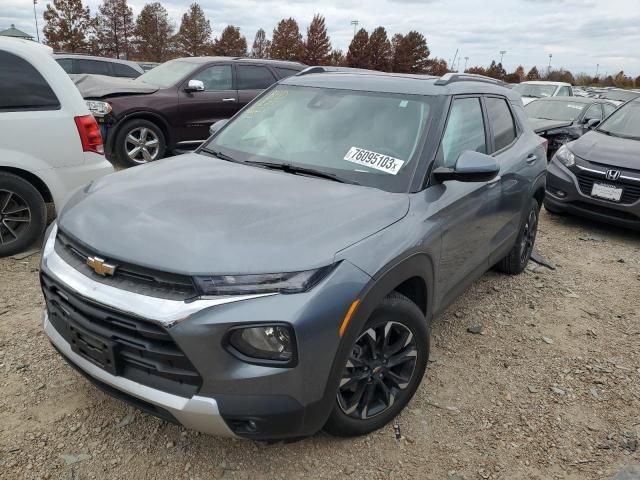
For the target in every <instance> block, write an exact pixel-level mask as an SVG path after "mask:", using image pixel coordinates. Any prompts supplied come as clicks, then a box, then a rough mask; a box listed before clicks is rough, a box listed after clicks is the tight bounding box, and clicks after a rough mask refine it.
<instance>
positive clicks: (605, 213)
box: [545, 160, 640, 230]
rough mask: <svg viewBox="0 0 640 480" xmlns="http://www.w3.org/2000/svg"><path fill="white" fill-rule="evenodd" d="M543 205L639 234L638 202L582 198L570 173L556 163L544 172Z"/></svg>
mask: <svg viewBox="0 0 640 480" xmlns="http://www.w3.org/2000/svg"><path fill="white" fill-rule="evenodd" d="M605 183H606V181H605ZM545 204H546V205H548V206H549V207H551V208H552V209H553V210H557V211H560V212H566V213H571V214H575V215H579V216H581V217H585V218H590V219H592V220H597V221H601V222H604V223H609V224H613V225H618V226H621V227H625V228H629V229H633V230H640V201H637V202H635V203H632V204H622V203H617V202H612V201H607V200H601V199H598V198H594V197H591V196H590V195H585V194H584V193H583V192H582V191H581V190H580V187H579V185H578V180H577V178H576V177H575V175H574V174H573V172H571V171H570V170H569V169H567V168H566V167H564V166H563V165H560V164H559V163H558V162H557V160H552V161H551V163H549V166H548V169H547V187H546V197H545Z"/></svg>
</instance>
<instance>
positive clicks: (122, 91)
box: [69, 74, 158, 98]
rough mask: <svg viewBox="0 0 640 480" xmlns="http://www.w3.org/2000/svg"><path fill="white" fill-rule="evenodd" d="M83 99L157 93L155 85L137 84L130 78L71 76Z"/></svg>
mask: <svg viewBox="0 0 640 480" xmlns="http://www.w3.org/2000/svg"><path fill="white" fill-rule="evenodd" d="M69 76H70V77H71V80H73V83H75V84H76V87H77V88H78V90H80V94H81V95H82V97H83V98H104V97H112V96H115V95H136V94H137V95H140V94H149V93H153V92H157V91H158V87H157V86H155V85H149V84H148V83H143V82H137V81H135V80H134V79H132V78H118V77H107V76H106V75H91V74H72V75H69Z"/></svg>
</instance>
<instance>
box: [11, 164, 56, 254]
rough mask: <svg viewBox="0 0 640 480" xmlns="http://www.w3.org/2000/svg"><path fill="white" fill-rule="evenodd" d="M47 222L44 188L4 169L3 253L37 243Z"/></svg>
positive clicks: (15, 251)
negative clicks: (42, 193)
mask: <svg viewBox="0 0 640 480" xmlns="http://www.w3.org/2000/svg"><path fill="white" fill-rule="evenodd" d="M45 226H46V207H45V204H44V199H43V198H42V195H40V192H38V190H36V188H35V187H34V186H33V185H31V184H30V183H29V182H27V181H26V180H24V179H23V178H21V177H18V176H17V175H13V174H11V173H5V172H0V257H5V256H8V255H13V254H15V253H18V252H21V251H23V250H25V249H26V248H28V247H30V246H31V245H33V243H34V242H35V241H36V240H38V238H39V237H40V236H41V235H42V234H43V233H44V229H45Z"/></svg>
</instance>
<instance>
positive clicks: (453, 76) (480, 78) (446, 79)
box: [434, 72, 505, 85]
mask: <svg viewBox="0 0 640 480" xmlns="http://www.w3.org/2000/svg"><path fill="white" fill-rule="evenodd" d="M454 82H485V83H493V84H494V85H505V83H504V82H503V81H502V80H498V79H496V78H491V77H485V76H484V75H476V74H474V73H456V72H450V73H445V74H444V75H443V76H441V77H440V78H439V79H438V80H436V82H435V83H434V85H449V84H450V83H454Z"/></svg>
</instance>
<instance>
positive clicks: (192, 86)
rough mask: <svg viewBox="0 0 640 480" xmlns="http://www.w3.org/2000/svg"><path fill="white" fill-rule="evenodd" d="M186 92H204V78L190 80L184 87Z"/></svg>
mask: <svg viewBox="0 0 640 480" xmlns="http://www.w3.org/2000/svg"><path fill="white" fill-rule="evenodd" d="M184 91H185V92H204V82H203V81H202V80H189V83H187V86H186V87H185V89H184Z"/></svg>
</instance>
